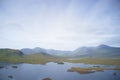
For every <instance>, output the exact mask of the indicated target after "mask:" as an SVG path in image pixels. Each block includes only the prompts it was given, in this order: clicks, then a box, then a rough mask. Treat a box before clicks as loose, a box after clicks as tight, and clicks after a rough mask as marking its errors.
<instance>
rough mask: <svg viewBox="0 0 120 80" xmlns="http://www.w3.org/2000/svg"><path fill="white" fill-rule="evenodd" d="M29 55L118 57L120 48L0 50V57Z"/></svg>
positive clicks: (102, 46) (105, 46)
mask: <svg viewBox="0 0 120 80" xmlns="http://www.w3.org/2000/svg"><path fill="white" fill-rule="evenodd" d="M24 54H26V55H31V54H42V55H47V56H59V57H118V56H119V57H120V47H111V46H108V45H104V44H102V45H99V46H97V47H80V48H77V49H75V50H73V51H63V50H54V49H44V48H40V47H36V48H33V49H30V48H23V49H21V50H16V49H8V48H5V49H0V55H1V56H2V55H6V56H8V55H24Z"/></svg>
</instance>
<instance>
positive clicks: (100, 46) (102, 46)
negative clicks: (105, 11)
mask: <svg viewBox="0 0 120 80" xmlns="http://www.w3.org/2000/svg"><path fill="white" fill-rule="evenodd" d="M109 47H110V46H108V45H105V44H101V45H99V46H98V48H109Z"/></svg>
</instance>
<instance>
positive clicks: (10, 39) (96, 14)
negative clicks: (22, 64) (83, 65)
mask: <svg viewBox="0 0 120 80" xmlns="http://www.w3.org/2000/svg"><path fill="white" fill-rule="evenodd" d="M0 22H1V24H0V48H16V49H21V48H34V47H41V48H46V49H57V50H74V49H76V48H78V47H81V46H97V45H100V44H106V45H110V46H120V31H119V30H120V0H0Z"/></svg>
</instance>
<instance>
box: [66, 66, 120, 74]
mask: <svg viewBox="0 0 120 80" xmlns="http://www.w3.org/2000/svg"><path fill="white" fill-rule="evenodd" d="M104 70H120V68H119V69H118V68H100V67H99V68H98V67H96V68H95V67H91V68H79V67H72V68H71V69H68V70H67V72H78V73H80V74H88V73H94V72H103V71H104Z"/></svg>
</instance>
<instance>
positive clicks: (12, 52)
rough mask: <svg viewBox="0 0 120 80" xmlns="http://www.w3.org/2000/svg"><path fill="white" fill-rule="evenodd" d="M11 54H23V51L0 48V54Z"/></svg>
mask: <svg viewBox="0 0 120 80" xmlns="http://www.w3.org/2000/svg"><path fill="white" fill-rule="evenodd" d="M11 55H19V56H21V55H23V52H21V51H20V50H16V49H8V48H4V49H0V56H11Z"/></svg>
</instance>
